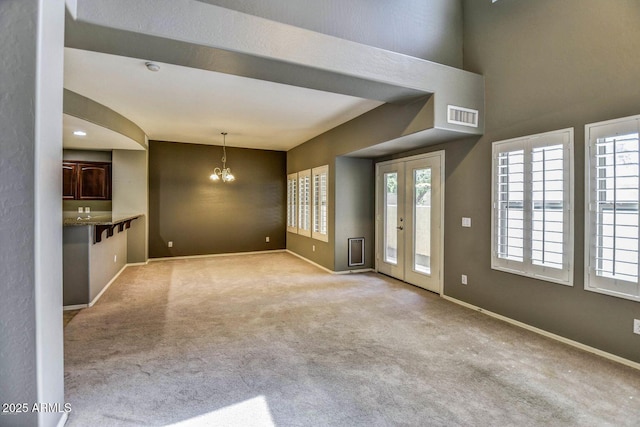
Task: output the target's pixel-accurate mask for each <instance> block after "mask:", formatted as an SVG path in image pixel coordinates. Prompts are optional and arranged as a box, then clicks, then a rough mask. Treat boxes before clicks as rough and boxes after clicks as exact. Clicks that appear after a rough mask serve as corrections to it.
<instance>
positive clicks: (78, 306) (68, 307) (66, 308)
mask: <svg viewBox="0 0 640 427" xmlns="http://www.w3.org/2000/svg"><path fill="white" fill-rule="evenodd" d="M87 307H89V304H75V305H65V306H63V307H62V311H71V310H80V309H81V308H87Z"/></svg>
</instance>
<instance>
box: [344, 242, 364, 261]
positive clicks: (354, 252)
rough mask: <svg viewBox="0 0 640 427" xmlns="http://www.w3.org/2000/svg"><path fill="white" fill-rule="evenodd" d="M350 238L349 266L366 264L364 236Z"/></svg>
mask: <svg viewBox="0 0 640 427" xmlns="http://www.w3.org/2000/svg"><path fill="white" fill-rule="evenodd" d="M348 240H349V267H354V266H357V265H364V237H355V238H351V239H348Z"/></svg>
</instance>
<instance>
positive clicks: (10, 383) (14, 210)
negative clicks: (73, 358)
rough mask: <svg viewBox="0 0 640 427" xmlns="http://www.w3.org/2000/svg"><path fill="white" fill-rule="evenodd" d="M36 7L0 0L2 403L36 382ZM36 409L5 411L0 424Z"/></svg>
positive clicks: (31, 419)
mask: <svg viewBox="0 0 640 427" xmlns="http://www.w3.org/2000/svg"><path fill="white" fill-rule="evenodd" d="M36 13H37V7H36V4H35V2H34V1H29V2H23V1H20V0H14V1H3V2H2V3H0V39H2V43H0V57H2V58H4V59H3V60H2V61H0V76H1V77H2V78H0V93H1V94H2V102H0V129H2V133H3V137H2V143H1V144H0V200H3V203H1V204H0V218H2V220H1V221H0V260H1V262H0V276H1V277H2V293H3V297H2V298H0V316H1V319H2V327H1V328H0V342H1V343H2V346H1V347H0V378H2V381H0V402H33V401H35V399H36V398H37V384H36V375H37V372H36V336H35V335H36V323H35V322H36V319H35V313H34V310H35V274H34V269H33V267H34V263H35V254H34V252H33V244H34V239H35V234H34V232H35V230H34V228H33V223H34V208H35V205H34V198H33V193H34V186H35V183H34V151H35V147H34V145H33V140H34V137H35V129H34V127H33V122H34V116H35V111H34V110H33V105H32V103H31V102H30V100H32V99H34V97H35V86H34V84H33V82H34V81H35V71H36V70H35V56H36V36H37V33H36V32H37V28H36ZM5 420H6V422H7V423H8V425H16V426H17V425H19V423H20V420H22V422H23V423H25V425H26V424H28V423H32V424H33V425H34V424H35V422H36V415H35V414H31V415H28V416H26V415H25V416H23V417H21V418H20V419H19V418H18V416H3V423H4V422H5Z"/></svg>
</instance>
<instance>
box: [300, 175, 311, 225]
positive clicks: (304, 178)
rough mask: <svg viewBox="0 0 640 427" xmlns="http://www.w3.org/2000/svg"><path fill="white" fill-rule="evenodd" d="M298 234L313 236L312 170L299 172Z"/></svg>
mask: <svg viewBox="0 0 640 427" xmlns="http://www.w3.org/2000/svg"><path fill="white" fill-rule="evenodd" d="M298 234H300V235H303V236H307V237H311V170H309V169H307V170H305V171H302V172H298Z"/></svg>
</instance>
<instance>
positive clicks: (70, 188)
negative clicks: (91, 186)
mask: <svg viewBox="0 0 640 427" xmlns="http://www.w3.org/2000/svg"><path fill="white" fill-rule="evenodd" d="M77 188H78V164H77V163H73V162H63V163H62V199H63V200H74V199H75V198H76V189H77Z"/></svg>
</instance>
